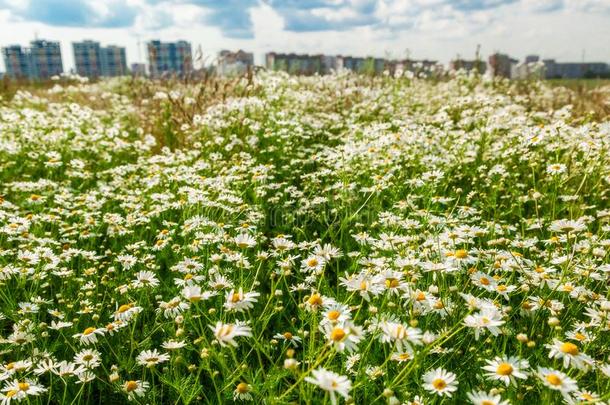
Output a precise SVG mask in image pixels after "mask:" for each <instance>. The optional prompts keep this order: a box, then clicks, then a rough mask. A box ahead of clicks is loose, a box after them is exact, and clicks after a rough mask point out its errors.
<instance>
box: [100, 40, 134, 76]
mask: <svg viewBox="0 0 610 405" xmlns="http://www.w3.org/2000/svg"><path fill="white" fill-rule="evenodd" d="M100 60H101V68H102V76H107V77H115V76H125V75H126V74H127V53H126V52H125V48H123V47H120V46H114V45H110V46H107V47H103V48H101V49H100Z"/></svg>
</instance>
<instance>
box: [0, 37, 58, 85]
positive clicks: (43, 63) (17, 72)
mask: <svg viewBox="0 0 610 405" xmlns="http://www.w3.org/2000/svg"><path fill="white" fill-rule="evenodd" d="M2 56H3V58H4V65H5V66H6V72H7V75H8V76H9V77H12V78H22V79H26V78H27V79H34V80H48V79H50V78H51V77H53V76H57V75H60V74H62V73H63V71H64V68H63V62H62V58H61V48H60V46H59V42H54V41H45V40H35V41H32V42H30V46H29V47H25V48H22V47H21V46H20V45H11V46H8V47H5V48H2Z"/></svg>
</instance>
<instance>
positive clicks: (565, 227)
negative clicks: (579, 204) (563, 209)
mask: <svg viewBox="0 0 610 405" xmlns="http://www.w3.org/2000/svg"><path fill="white" fill-rule="evenodd" d="M586 229H587V225H585V224H584V223H583V222H581V221H572V220H568V219H559V220H556V221H553V222H552V223H551V226H549V230H550V231H552V232H559V233H569V232H582V231H585V230H586Z"/></svg>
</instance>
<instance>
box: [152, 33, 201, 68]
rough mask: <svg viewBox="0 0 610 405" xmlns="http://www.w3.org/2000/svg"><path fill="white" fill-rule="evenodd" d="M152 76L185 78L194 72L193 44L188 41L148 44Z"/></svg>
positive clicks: (153, 42)
mask: <svg viewBox="0 0 610 405" xmlns="http://www.w3.org/2000/svg"><path fill="white" fill-rule="evenodd" d="M147 48H148V63H149V69H150V75H151V76H152V77H161V76H164V75H178V76H185V75H187V74H189V73H191V72H192V71H193V55H192V50H191V44H190V43H189V42H186V41H178V42H161V41H157V40H155V41H150V42H148V44H147Z"/></svg>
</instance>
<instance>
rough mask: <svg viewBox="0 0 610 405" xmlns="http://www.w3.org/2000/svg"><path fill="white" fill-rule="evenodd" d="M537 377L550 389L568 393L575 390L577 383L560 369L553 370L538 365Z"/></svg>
mask: <svg viewBox="0 0 610 405" xmlns="http://www.w3.org/2000/svg"><path fill="white" fill-rule="evenodd" d="M537 374H538V378H540V379H541V380H542V383H543V384H544V385H546V386H547V387H549V388H550V389H553V390H557V391H561V393H562V394H568V393H570V392H573V391H576V390H577V389H578V385H577V384H576V381H575V380H573V379H571V378H570V377H568V376H567V375H566V374H564V373H562V372H561V371H557V370H553V369H550V368H544V367H538V373H537Z"/></svg>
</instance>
